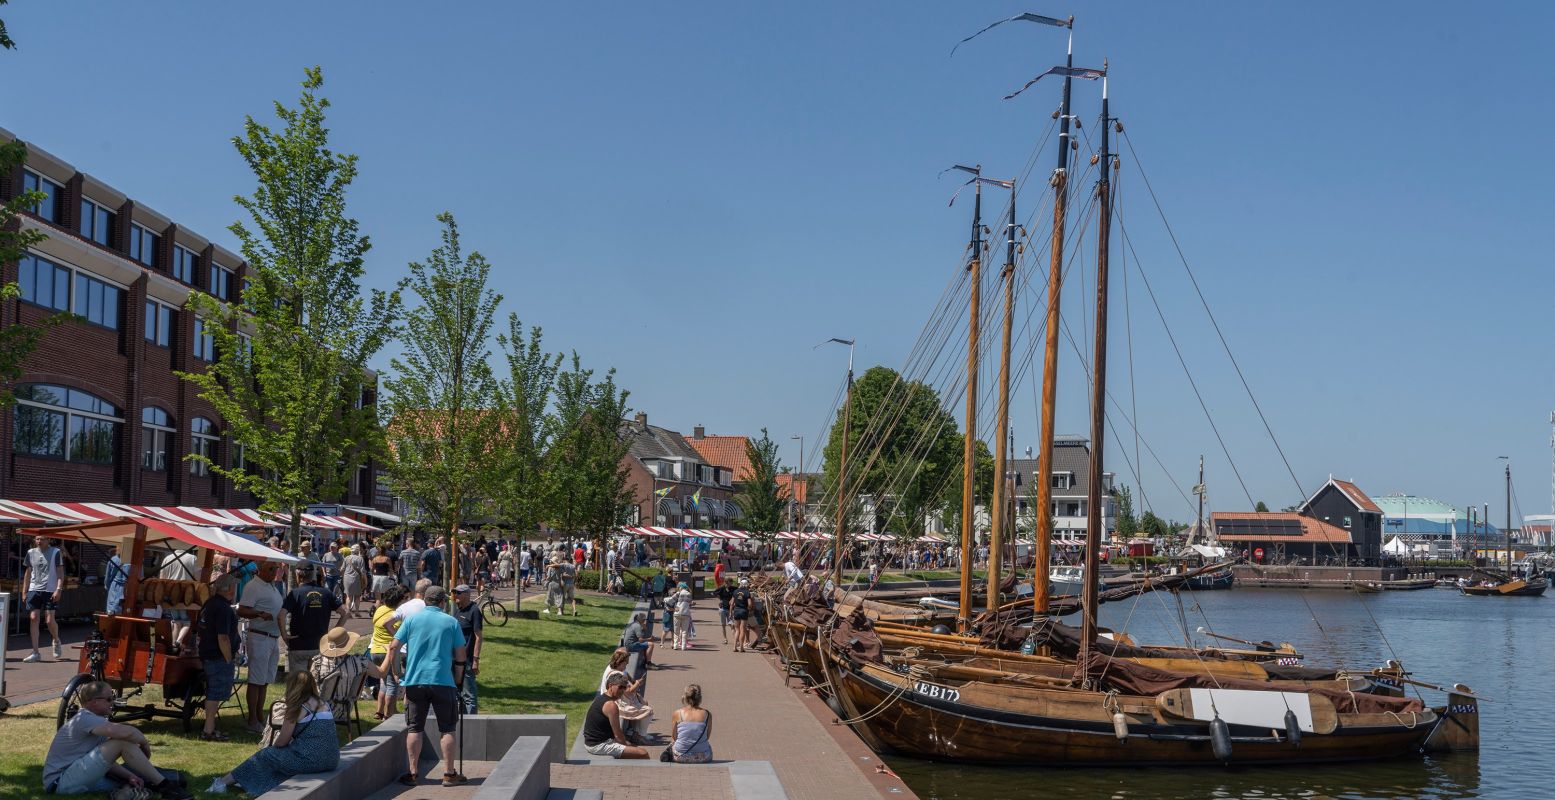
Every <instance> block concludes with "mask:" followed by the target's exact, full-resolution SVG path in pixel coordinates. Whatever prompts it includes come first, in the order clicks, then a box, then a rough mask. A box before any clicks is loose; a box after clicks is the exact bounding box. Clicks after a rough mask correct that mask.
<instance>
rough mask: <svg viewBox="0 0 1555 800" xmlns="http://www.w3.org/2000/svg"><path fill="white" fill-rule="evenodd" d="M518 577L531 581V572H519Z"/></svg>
mask: <svg viewBox="0 0 1555 800" xmlns="http://www.w3.org/2000/svg"><path fill="white" fill-rule="evenodd" d="M518 577H520V578H523V579H524V580H526V581H527V580H529V570H527V569H521V570H519V571H518Z"/></svg>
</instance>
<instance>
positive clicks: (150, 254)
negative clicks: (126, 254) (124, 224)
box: [130, 225, 162, 267]
mask: <svg viewBox="0 0 1555 800" xmlns="http://www.w3.org/2000/svg"><path fill="white" fill-rule="evenodd" d="M161 241H162V237H160V236H157V235H156V234H154V233H152V232H151V231H150V230H148V229H146V228H144V227H142V226H140V225H131V226H130V258H133V259H135V260H136V261H139V262H140V263H142V264H145V265H146V266H148V267H154V266H156V265H157V244H158V243H159V242H161Z"/></svg>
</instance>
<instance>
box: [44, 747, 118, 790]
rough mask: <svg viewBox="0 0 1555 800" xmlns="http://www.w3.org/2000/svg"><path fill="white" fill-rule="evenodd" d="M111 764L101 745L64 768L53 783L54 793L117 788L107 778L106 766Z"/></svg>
mask: <svg viewBox="0 0 1555 800" xmlns="http://www.w3.org/2000/svg"><path fill="white" fill-rule="evenodd" d="M111 766H113V765H112V764H111V763H109V761H108V757H107V756H105V755H103V748H102V745H98V746H97V747H96V748H95V749H93V750H92V752H90V753H87V754H86V755H84V756H82V757H81V758H80V759H79V760H77V761H75V762H74V763H72V764H71V765H70V766H68V767H66V768H65V771H64V772H63V773H61V774H60V776H59V780H58V781H57V782H55V784H54V793H55V794H85V793H86V792H111V791H113V790H114V789H116V788H118V787H117V786H116V785H115V784H114V783H113V782H112V781H110V780H108V768H109V767H111Z"/></svg>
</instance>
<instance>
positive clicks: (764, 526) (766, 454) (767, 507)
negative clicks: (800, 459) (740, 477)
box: [738, 428, 788, 539]
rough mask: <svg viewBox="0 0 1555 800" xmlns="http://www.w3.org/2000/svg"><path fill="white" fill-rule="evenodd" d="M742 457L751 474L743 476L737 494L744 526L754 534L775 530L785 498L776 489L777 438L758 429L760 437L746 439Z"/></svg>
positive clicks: (780, 522) (779, 526) (780, 524)
mask: <svg viewBox="0 0 1555 800" xmlns="http://www.w3.org/2000/svg"><path fill="white" fill-rule="evenodd" d="M745 457H746V458H747V459H749V460H750V464H751V474H750V477H749V478H747V479H746V480H745V485H744V486H743V487H742V489H741V491H740V494H739V498H738V500H739V504H740V511H741V512H742V513H743V514H744V517H743V519H744V524H745V529H746V530H749V531H752V532H754V533H757V534H763V539H765V538H767V537H766V535H767V534H774V533H777V532H778V531H779V530H782V527H783V522H784V519H785V513H786V511H787V510H788V508H787V507H788V501H787V500H785V499H784V498H783V497H782V496H780V494H779V492H778V481H777V477H778V473H780V472H781V471H782V468H781V462H779V460H778V446H777V442H774V441H772V437H770V436H768V435H767V429H766V428H762V429H761V438H760V439H757V440H755V441H751V440H748V439H747V440H746V442H745Z"/></svg>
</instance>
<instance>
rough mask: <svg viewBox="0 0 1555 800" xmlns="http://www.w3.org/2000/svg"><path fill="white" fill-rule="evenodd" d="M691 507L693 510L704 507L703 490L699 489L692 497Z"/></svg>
mask: <svg viewBox="0 0 1555 800" xmlns="http://www.w3.org/2000/svg"><path fill="white" fill-rule="evenodd" d="M691 507H692V508H696V509H700V508H701V507H702V490H701V489H697V490H696V493H695V494H693V495H691Z"/></svg>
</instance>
